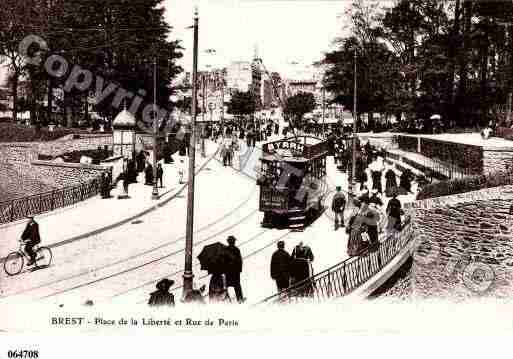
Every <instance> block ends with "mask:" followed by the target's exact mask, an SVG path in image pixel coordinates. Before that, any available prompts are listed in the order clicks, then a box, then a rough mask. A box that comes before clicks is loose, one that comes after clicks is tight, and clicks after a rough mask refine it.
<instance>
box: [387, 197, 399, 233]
mask: <svg viewBox="0 0 513 359" xmlns="http://www.w3.org/2000/svg"><path fill="white" fill-rule="evenodd" d="M401 211H402V210H401V202H400V201H399V200H398V199H397V193H396V192H394V193H392V198H391V199H390V201H388V205H387V215H388V224H387V231H389V232H390V231H391V230H392V229H395V230H398V231H399V230H401Z"/></svg>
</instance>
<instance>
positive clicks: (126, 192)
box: [123, 172, 130, 197]
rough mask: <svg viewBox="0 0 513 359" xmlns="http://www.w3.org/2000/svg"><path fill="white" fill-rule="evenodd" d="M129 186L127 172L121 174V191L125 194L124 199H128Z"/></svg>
mask: <svg viewBox="0 0 513 359" xmlns="http://www.w3.org/2000/svg"><path fill="white" fill-rule="evenodd" d="M129 184H130V179H129V176H128V172H125V173H123V191H124V192H125V193H124V195H125V197H128V185H129Z"/></svg>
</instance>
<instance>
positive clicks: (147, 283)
mask: <svg viewBox="0 0 513 359" xmlns="http://www.w3.org/2000/svg"><path fill="white" fill-rule="evenodd" d="M269 231H270V230H264V231H262V232H261V233H259V234H257V235H255V236H253V237H251V239H249V240H247V241H245V242H242V243H241V244H240V246H243V245H244V244H247V243H249V242H252V241H254V240H255V239H257V238H258V237H260V236H262V235H263V234H265V233H268V232H269ZM291 233H292V232H291V231H287V232H286V233H284V234H282V235H281V236H278V237H277V238H274V239H273V240H272V241H271V242H269V243H267V244H266V245H265V246H263V247H260V248H258V249H255V250H253V251H251V252H250V253H249V254H246V255H245V256H243V257H242V259H244V260H246V259H248V258H251V257H252V256H254V255H255V254H257V253H259V252H261V251H263V250H264V249H267V248H269V247H270V246H272V245H273V244H276V243H278V241H280V240H282V239H284V238H286V237H287V236H289V235H290V234H291ZM200 266H201V265H200V264H199V263H196V264H195V265H194V268H198V267H200ZM180 273H183V270H181V271H176V272H173V273H169V274H167V275H165V276H164V277H165V278H168V277H172V276H175V275H177V274H180ZM209 275H210V274H203V275H202V276H200V277H198V280H202V279H205V278H207V277H208V276H209ZM160 278H162V277H159V279H160ZM157 280H158V279H154V280H152V281H148V282H146V283H144V284H142V285H139V286H137V287H134V288H131V289H129V290H127V291H124V292H121V293H118V294H116V295H114V296H112V297H111V299H112V298H116V297H120V296H122V295H125V294H127V293H129V292H131V291H134V290H138V289H142V288H144V287H146V286H149V285H152V284H154V283H155V282H156V281H157ZM182 288H183V285H180V286H177V287H174V288H172V289H171V291H172V292H174V291H177V290H179V289H182ZM143 303H144V301H139V302H137V304H143Z"/></svg>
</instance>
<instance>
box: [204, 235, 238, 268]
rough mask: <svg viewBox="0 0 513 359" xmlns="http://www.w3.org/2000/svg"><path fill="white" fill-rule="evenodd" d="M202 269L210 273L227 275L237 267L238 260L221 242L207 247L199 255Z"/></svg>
mask: <svg viewBox="0 0 513 359" xmlns="http://www.w3.org/2000/svg"><path fill="white" fill-rule="evenodd" d="M198 260H199V261H200V264H201V269H202V270H206V271H208V272H209V273H226V272H227V271H228V270H229V269H230V268H232V267H233V266H235V264H236V261H237V259H236V258H235V256H234V255H233V254H232V253H231V252H230V251H229V250H228V247H227V246H225V245H224V244H222V243H220V242H216V243H212V244H209V245H206V246H205V247H203V249H202V250H201V253H200V254H199V255H198Z"/></svg>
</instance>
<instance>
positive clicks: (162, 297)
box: [148, 278, 175, 307]
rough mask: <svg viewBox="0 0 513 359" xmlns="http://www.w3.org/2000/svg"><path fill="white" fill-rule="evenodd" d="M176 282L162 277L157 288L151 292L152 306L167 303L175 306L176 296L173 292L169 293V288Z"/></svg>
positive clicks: (150, 301)
mask: <svg viewBox="0 0 513 359" xmlns="http://www.w3.org/2000/svg"><path fill="white" fill-rule="evenodd" d="M173 284H175V281H174V280H169V279H167V278H164V279H162V280H161V281H159V282H158V283H157V290H156V291H155V292H153V293H151V294H150V300H149V301H148V305H150V306H152V307H153V306H161V305H167V306H170V307H174V306H175V296H174V295H173V293H169V288H171V287H172V286H173Z"/></svg>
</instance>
